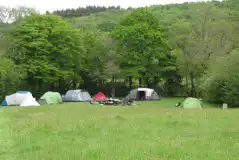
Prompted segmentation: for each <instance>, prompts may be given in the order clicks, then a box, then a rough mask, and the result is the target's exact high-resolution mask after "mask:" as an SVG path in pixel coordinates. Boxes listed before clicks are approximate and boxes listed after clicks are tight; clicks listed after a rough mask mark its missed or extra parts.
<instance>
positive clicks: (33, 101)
mask: <svg viewBox="0 0 239 160" xmlns="http://www.w3.org/2000/svg"><path fill="white" fill-rule="evenodd" d="M20 106H40V104H39V103H38V102H37V101H36V99H35V98H33V97H32V98H26V99H24V100H23V102H22V103H21V104H20Z"/></svg>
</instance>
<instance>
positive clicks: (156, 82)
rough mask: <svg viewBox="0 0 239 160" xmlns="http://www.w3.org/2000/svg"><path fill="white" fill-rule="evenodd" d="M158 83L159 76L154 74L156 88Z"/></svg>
mask: <svg viewBox="0 0 239 160" xmlns="http://www.w3.org/2000/svg"><path fill="white" fill-rule="evenodd" d="M157 84H158V77H156V76H154V82H153V87H154V88H156V87H157Z"/></svg>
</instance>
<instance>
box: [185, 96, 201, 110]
mask: <svg viewBox="0 0 239 160" xmlns="http://www.w3.org/2000/svg"><path fill="white" fill-rule="evenodd" d="M181 106H182V107H183V108H202V103H201V101H200V100H199V99H197V98H191V97H189V98H187V99H185V100H184V101H183V103H182V105H181Z"/></svg>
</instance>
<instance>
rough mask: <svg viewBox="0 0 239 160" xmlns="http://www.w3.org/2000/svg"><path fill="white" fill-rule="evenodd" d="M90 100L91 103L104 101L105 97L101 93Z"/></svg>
mask: <svg viewBox="0 0 239 160" xmlns="http://www.w3.org/2000/svg"><path fill="white" fill-rule="evenodd" d="M92 99H93V101H105V100H107V97H106V96H105V95H104V94H103V93H102V92H98V93H97V94H96V95H95V96H94V97H93V98H92Z"/></svg>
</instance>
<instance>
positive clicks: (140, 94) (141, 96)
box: [137, 91, 146, 100]
mask: <svg viewBox="0 0 239 160" xmlns="http://www.w3.org/2000/svg"><path fill="white" fill-rule="evenodd" d="M137 99H138V100H145V99H146V92H145V91H138V93H137Z"/></svg>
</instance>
